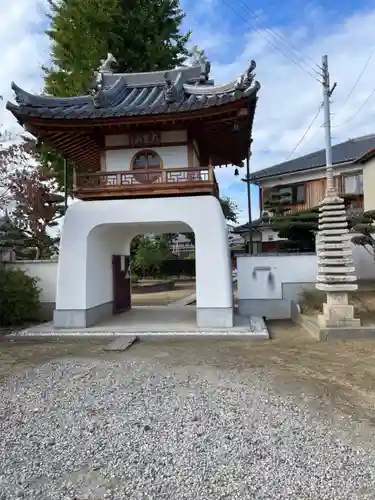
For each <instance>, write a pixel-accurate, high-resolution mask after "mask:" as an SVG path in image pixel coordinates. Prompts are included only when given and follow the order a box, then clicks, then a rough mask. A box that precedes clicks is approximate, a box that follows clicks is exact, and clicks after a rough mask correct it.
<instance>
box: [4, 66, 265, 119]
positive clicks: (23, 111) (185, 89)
mask: <svg viewBox="0 0 375 500" xmlns="http://www.w3.org/2000/svg"><path fill="white" fill-rule="evenodd" d="M254 69H255V62H254V61H251V64H250V65H249V68H248V69H247V71H246V72H245V73H244V74H243V75H242V76H241V77H240V78H238V79H237V80H234V81H233V82H231V83H229V84H226V85H214V82H213V81H212V80H209V78H208V77H209V74H208V73H209V70H210V65H209V63H208V62H204V63H202V64H195V65H193V66H188V67H181V68H177V69H174V70H171V71H167V72H166V71H156V72H149V73H129V74H126V73H123V74H120V73H117V74H116V73H112V72H111V71H110V69H108V67H106V68H105V69H104V70H102V71H100V70H99V71H98V73H97V75H96V77H97V79H96V88H95V91H94V93H93V95H84V96H77V97H65V98H58V97H50V96H38V95H32V94H29V93H28V92H26V91H24V90H22V89H21V88H20V87H18V86H17V85H16V84H15V83H12V88H13V90H14V92H15V94H16V101H17V104H18V105H15V104H12V103H9V102H8V103H7V108H8V109H9V110H10V111H11V112H12V113H13V114H14V115H15V116H16V117H17V118H20V117H22V116H33V117H38V118H54V119H88V118H106V117H120V116H137V115H156V114H164V113H171V112H174V113H176V112H185V111H193V110H198V109H203V108H210V107H213V106H221V105H223V104H226V103H229V102H232V101H236V100H238V99H241V98H244V97H248V98H254V99H255V97H256V93H257V92H258V90H259V88H260V85H259V83H258V82H257V81H255V80H254V73H253V71H254Z"/></svg>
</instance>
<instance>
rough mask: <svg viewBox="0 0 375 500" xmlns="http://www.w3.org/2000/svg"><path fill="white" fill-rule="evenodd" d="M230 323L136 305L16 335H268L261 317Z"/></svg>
mask: <svg viewBox="0 0 375 500" xmlns="http://www.w3.org/2000/svg"><path fill="white" fill-rule="evenodd" d="M232 321H233V326H232V327H226V326H222V327H220V328H208V327H206V328H204V327H201V326H197V323H196V309H195V307H193V306H185V307H179V306H175V307H173V306H138V307H135V308H133V309H131V310H130V311H128V312H126V313H122V314H119V315H117V316H112V317H111V318H109V319H107V320H106V321H103V322H101V323H99V324H96V325H95V326H91V327H86V328H77V327H76V328H73V327H72V328H69V329H68V328H63V329H58V328H56V327H55V325H54V324H53V323H52V322H50V323H43V324H41V325H36V326H34V327H31V328H27V329H25V330H22V331H21V332H18V333H17V334H15V337H18V336H34V337H39V336H40V337H48V336H56V337H58V336H78V337H79V336H89V337H90V336H94V337H95V336H99V337H101V336H118V335H127V334H129V335H130V334H135V335H137V336H141V337H147V338H148V337H150V336H151V337H153V336H155V337H163V336H176V337H184V338H185V337H193V338H195V337H197V336H198V337H199V336H202V338H204V337H206V336H210V337H213V336H217V337H218V338H220V337H233V338H249V339H263V340H265V339H268V338H269V334H268V330H267V326H266V324H265V322H264V320H263V319H262V318H259V317H252V318H244V317H240V316H236V315H235V316H234V317H232Z"/></svg>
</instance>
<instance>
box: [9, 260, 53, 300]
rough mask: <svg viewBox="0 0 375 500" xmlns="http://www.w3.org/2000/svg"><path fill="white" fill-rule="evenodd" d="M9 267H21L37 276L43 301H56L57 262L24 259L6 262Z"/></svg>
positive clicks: (29, 273) (34, 276)
mask: <svg viewBox="0 0 375 500" xmlns="http://www.w3.org/2000/svg"><path fill="white" fill-rule="evenodd" d="M6 266H7V267H15V268H18V269H21V270H22V271H24V272H25V273H26V274H28V275H29V276H31V277H33V278H37V279H38V280H39V281H38V287H39V288H40V290H41V295H40V300H41V302H55V300H56V283H57V262H56V261H49V260H23V261H17V262H12V263H9V264H6Z"/></svg>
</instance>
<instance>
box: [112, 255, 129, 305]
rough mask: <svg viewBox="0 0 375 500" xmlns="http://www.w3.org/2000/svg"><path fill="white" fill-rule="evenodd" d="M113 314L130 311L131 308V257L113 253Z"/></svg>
mask: <svg viewBox="0 0 375 500" xmlns="http://www.w3.org/2000/svg"><path fill="white" fill-rule="evenodd" d="M112 280H113V314H119V313H122V312H125V311H128V310H129V309H130V308H131V291H130V257H129V256H128V255H112Z"/></svg>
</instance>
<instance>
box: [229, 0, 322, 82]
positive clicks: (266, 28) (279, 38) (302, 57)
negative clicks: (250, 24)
mask: <svg viewBox="0 0 375 500" xmlns="http://www.w3.org/2000/svg"><path fill="white" fill-rule="evenodd" d="M238 1H239V2H240V3H241V4H242V5H243V6H244V7H245V9H246V10H247V11H248V12H249V13H250V14H251V16H252V17H253V18H254V20H255V21H256V22H258V24H259V26H260V27H261V28H262V29H263V30H264V31H266V32H267V33H269V35H270V36H271V37H272V38H273V39H274V40H276V41H281V42H282V43H284V45H286V47H288V46H289V47H290V48H289V50H290V52H291V53H292V54H293V55H294V56H295V57H298V58H299V59H300V60H301V61H302V62H303V63H304V64H306V66H308V67H309V68H310V69H311V70H312V71H315V73H317V75H319V76H322V74H321V73H320V72H319V71H317V69H316V68H318V69H319V70H320V71H322V68H321V67H320V66H319V65H318V64H316V62H315V61H314V60H313V59H311V57H309V56H308V55H306V54H304V53H303V52H302V51H301V50H300V49H298V48H297V47H296V46H295V45H293V44H292V43H290V42H289V40H287V39H286V38H285V37H284V36H283V35H282V34H281V33H278V32H277V31H275V30H274V29H273V28H272V27H271V26H269V25H267V24H266V23H265V22H264V21H262V20H260V18H259V15H258V14H257V13H256V12H255V11H254V10H253V9H251V8H250V7H249V6H248V5H247V3H245V2H244V0H238ZM298 53H299V54H301V55H299V54H298ZM305 59H308V60H310V61H311V63H312V64H313V65H314V66H315V67H314V66H311V64H309V63H308V62H306V61H305Z"/></svg>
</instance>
